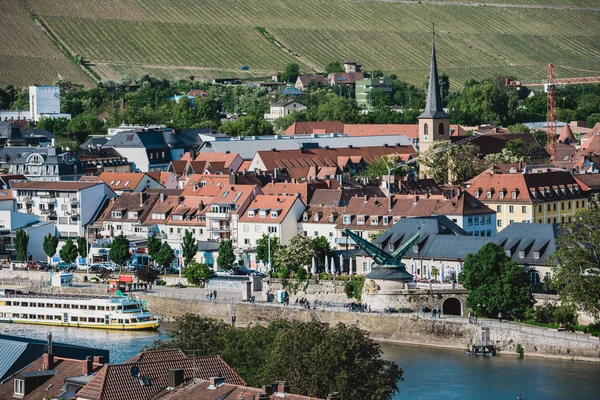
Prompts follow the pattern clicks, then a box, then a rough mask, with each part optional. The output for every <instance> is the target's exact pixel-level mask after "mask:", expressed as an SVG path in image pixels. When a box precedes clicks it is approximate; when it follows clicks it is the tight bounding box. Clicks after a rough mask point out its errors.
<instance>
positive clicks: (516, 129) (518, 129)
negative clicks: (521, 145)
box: [507, 124, 531, 133]
mask: <svg viewBox="0 0 600 400" xmlns="http://www.w3.org/2000/svg"><path fill="white" fill-rule="evenodd" d="M507 129H508V131H509V132H510V133H529V132H531V129H529V128H528V127H527V126H525V125H523V124H515V125H510V126H508V127H507Z"/></svg>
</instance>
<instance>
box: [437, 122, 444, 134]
mask: <svg viewBox="0 0 600 400" xmlns="http://www.w3.org/2000/svg"><path fill="white" fill-rule="evenodd" d="M443 134H444V123H443V122H440V127H439V132H438V135H443Z"/></svg>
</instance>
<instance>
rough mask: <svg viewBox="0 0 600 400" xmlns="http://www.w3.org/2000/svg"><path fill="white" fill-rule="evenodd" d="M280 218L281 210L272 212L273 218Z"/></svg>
mask: <svg viewBox="0 0 600 400" xmlns="http://www.w3.org/2000/svg"><path fill="white" fill-rule="evenodd" d="M278 216H279V210H273V211H271V218H277V217H278Z"/></svg>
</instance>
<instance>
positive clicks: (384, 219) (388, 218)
mask: <svg viewBox="0 0 600 400" xmlns="http://www.w3.org/2000/svg"><path fill="white" fill-rule="evenodd" d="M389 223H390V217H388V216H387V215H386V216H385V217H383V224H384V225H387V224H389Z"/></svg>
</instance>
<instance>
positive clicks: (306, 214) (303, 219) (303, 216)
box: [302, 213, 308, 222]
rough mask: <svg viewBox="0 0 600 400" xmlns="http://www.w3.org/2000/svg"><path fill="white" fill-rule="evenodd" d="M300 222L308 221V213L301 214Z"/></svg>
mask: <svg viewBox="0 0 600 400" xmlns="http://www.w3.org/2000/svg"><path fill="white" fill-rule="evenodd" d="M302 221H304V222H306V221H308V213H304V214H302Z"/></svg>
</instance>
